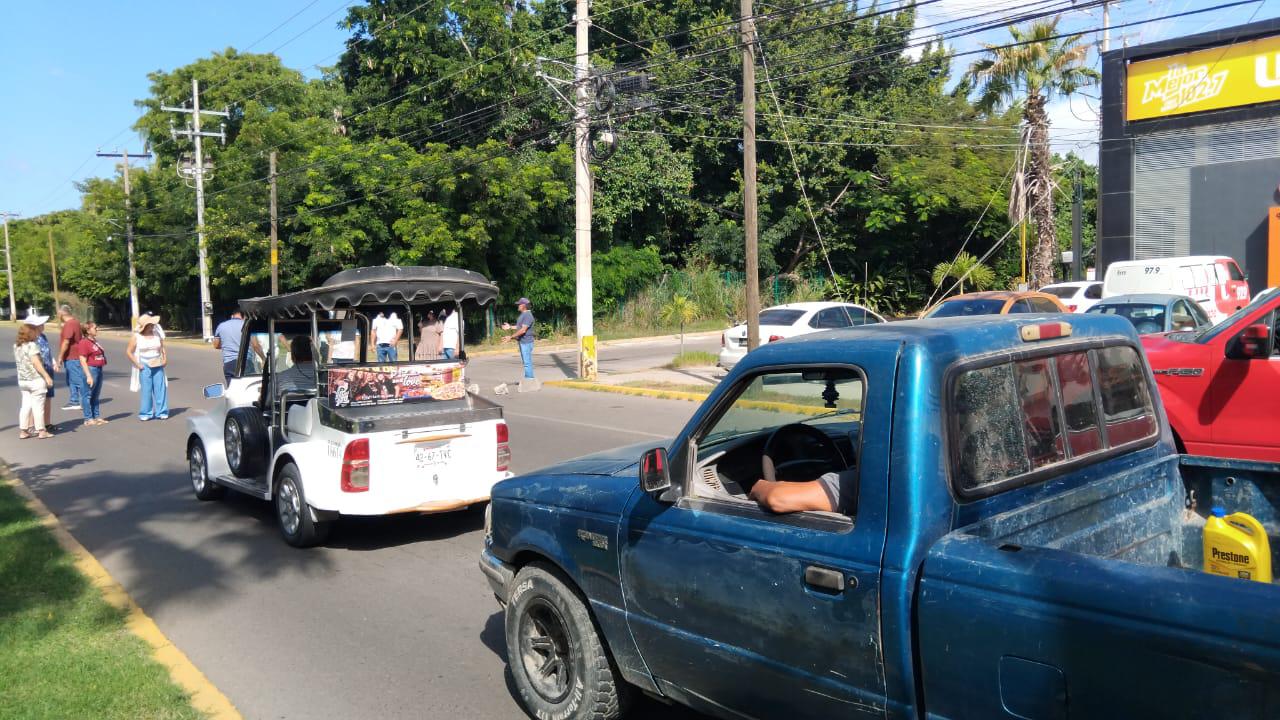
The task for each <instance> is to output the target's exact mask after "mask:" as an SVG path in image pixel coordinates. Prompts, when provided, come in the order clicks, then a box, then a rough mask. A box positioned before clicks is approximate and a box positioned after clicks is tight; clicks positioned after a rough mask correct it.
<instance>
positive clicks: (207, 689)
mask: <svg viewBox="0 0 1280 720" xmlns="http://www.w3.org/2000/svg"><path fill="white" fill-rule="evenodd" d="M0 472H3V473H4V476H5V477H4V480H3V482H4V483H5V484H6V485H8V486H9V487H11V488H13V490H14V492H16V493H18V494H19V495H21V496H22V498H23V499H24V500H26V501H27V507H29V508H31V511H32V512H34V513H35V514H36V516H37V517H39V518H40V524H42V525H44V526H45V527H47V528H49V531H50V532H52V533H53V536H54V538H56V539H57V541H58V544H59V545H61V546H62V548H63V549H64V550H66V551H67V552H69V553H71V555H72V557H74V558H75V566H76V569H77V570H79V571H80V572H81V573H82V574H84V575H85V577H87V578H89V582H90V584H92V585H93V586H94V587H95V588H97V589H98V591H99V592H101V593H102V598H103V599H104V600H106V601H107V603H108V604H110V605H111V606H113V607H116V608H119V609H121V610H123V611H124V613H125V627H126V628H128V630H129V632H131V633H133V634H134V635H136V636H138V637H139V638H141V639H142V640H143V642H145V643H147V645H150V646H151V656H152V657H153V658H154V659H155V661H156V662H158V663H160V664H161V665H163V666H164V668H165V669H166V670H168V671H169V678H170V679H171V680H173V682H174V684H176V685H177V686H178V687H180V688H182V689H183V690H185V691H186V692H187V694H189V695H190V696H191V705H192V707H194V708H195V709H196V710H199V711H200V712H202V713H204V714H205V715H206V716H208V717H209V718H212V719H213V720H242V716H241V715H240V712H239V711H238V710H236V708H235V706H234V705H232V704H231V701H230V700H229V699H227V696H226V695H223V694H222V691H220V690H218V688H217V687H215V686H214V685H213V683H212V682H210V681H209V678H207V677H205V675H204V673H202V672H200V669H199V668H197V667H196V666H195V664H193V663H192V662H191V659H190V658H188V657H187V655H186V653H184V652H182V651H181V650H179V649H178V647H177V646H176V645H174V644H173V643H172V642H171V641H170V640H169V638H168V637H166V636H165V634H164V633H163V632H161V631H160V628H159V626H157V625H156V624H155V621H154V620H152V619H151V618H150V617H148V616H147V614H146V613H145V612H143V611H142V608H140V607H138V604H137V603H136V602H134V601H133V598H131V597H129V593H128V592H127V591H125V589H124V587H123V586H122V585H120V583H118V582H116V580H115V578H113V577H111V574H110V573H108V572H107V569H106V568H104V567H103V566H102V563H99V562H98V560H97V558H95V557H94V556H93V555H92V554H91V553H90V552H89V551H88V550H86V549H85V548H84V546H83V545H81V544H80V543H79V541H77V540H76V539H75V538H74V537H72V536H71V533H70V532H67V529H66V528H65V527H63V526H62V523H61V522H59V521H58V516H57V515H54V514H53V512H52V511H51V510H49V508H48V507H46V506H45V504H44V503H43V502H41V501H40V498H38V497H36V495H35V493H33V492H31V489H30V488H28V487H27V486H26V484H25V483H23V482H22V479H21V478H20V477H18V474H17V473H16V472H14V471H13V469H12V468H10V467H9V466H8V464H7V463H4V462H2V461H0Z"/></svg>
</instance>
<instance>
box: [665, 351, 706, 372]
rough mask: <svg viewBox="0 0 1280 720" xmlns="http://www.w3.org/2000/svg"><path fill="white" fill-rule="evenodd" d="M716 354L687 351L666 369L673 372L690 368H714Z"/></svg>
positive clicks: (676, 357)
mask: <svg viewBox="0 0 1280 720" xmlns="http://www.w3.org/2000/svg"><path fill="white" fill-rule="evenodd" d="M716 360H717V358H716V354H715V353H713V352H706V351H704V350H686V351H683V352H681V353H680V354H679V355H676V356H675V358H674V359H672V361H671V362H669V363H667V365H666V367H668V368H670V369H672V370H679V369H680V368H690V367H713V366H714V365H715V364H716Z"/></svg>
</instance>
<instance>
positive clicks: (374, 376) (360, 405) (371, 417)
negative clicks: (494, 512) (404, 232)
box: [186, 266, 511, 547]
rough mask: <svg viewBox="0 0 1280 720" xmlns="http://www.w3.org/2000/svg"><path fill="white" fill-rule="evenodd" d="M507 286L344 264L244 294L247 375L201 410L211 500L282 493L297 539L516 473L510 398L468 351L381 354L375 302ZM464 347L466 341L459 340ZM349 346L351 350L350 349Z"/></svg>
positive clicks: (466, 296) (195, 479) (487, 294)
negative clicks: (375, 346) (278, 289)
mask: <svg viewBox="0 0 1280 720" xmlns="http://www.w3.org/2000/svg"><path fill="white" fill-rule="evenodd" d="M497 295H498V288H497V287H496V286H494V285H493V284H492V283H490V282H489V281H488V280H486V279H485V278H484V277H483V276H481V275H479V274H478V273H473V272H469V271H466V270H457V269H453V268H441V267H391V266H387V267H371V268H354V269H350V270H344V271H342V272H339V273H337V274H336V275H334V276H333V277H331V278H329V279H328V280H327V281H326V282H325V283H324V284H323V285H321V286H320V287H317V288H313V289H311V290H303V291H301V292H295V293H289V294H286V295H275V296H271V297H264V298H255V299H252V300H241V301H240V310H241V311H242V312H243V313H244V317H245V323H244V331H243V335H242V338H241V342H240V356H239V358H238V359H237V361H236V370H235V377H233V378H232V379H231V382H230V384H228V385H227V387H226V388H225V389H224V388H223V386H222V384H221V383H219V384H217V385H210V386H208V387H206V388H205V397H206V398H216V399H217V402H215V403H214V405H213V406H212V407H211V408H209V410H208V412H206V413H204V414H200V415H196V416H195V417H192V418H191V419H190V420H188V421H187V429H188V433H187V441H186V452H187V462H188V466H189V469H190V481H191V484H192V487H193V489H194V490H195V495H196V498H197V499H199V500H214V499H217V498H219V497H221V496H222V495H223V494H225V492H226V490H227V488H231V489H234V490H238V491H240V492H243V493H246V494H248V495H251V496H253V497H257V498H261V499H263V500H272V501H274V503H275V509H276V516H277V518H278V520H279V522H280V532H281V534H282V535H283V536H284V539H285V541H286V542H288V543H289V544H290V545H294V546H298V547H305V546H309V545H315V544H319V543H322V542H324V540H325V538H326V536H327V535H328V533H329V530H330V528H331V527H332V525H333V521H335V520H336V519H337V518H338V517H339V516H341V515H389V514H393V513H411V512H417V513H434V512H447V511H450V510H461V509H464V508H467V507H469V506H472V505H476V504H479V503H484V502H485V501H487V500H488V499H489V489H490V488H491V487H492V486H493V484H494V483H495V482H497V481H499V480H501V479H503V478H507V477H511V473H510V472H509V471H508V469H507V467H508V465H509V464H510V460H511V452H510V449H509V446H508V444H507V442H508V433H507V425H506V423H505V422H504V421H503V415H502V407H501V406H500V405H497V404H495V403H493V402H491V401H489V400H486V399H484V398H482V397H480V396H479V395H475V394H472V393H470V392H468V390H467V386H466V379H465V368H466V362H465V359H464V360H457V359H455V360H408V361H402V362H393V363H386V362H382V363H375V362H373V357H371V356H372V355H373V352H372V348H369V347H368V340H369V338H370V337H371V335H370V332H369V330H370V324H371V320H370V317H371V316H372V315H373V314H374V312H378V311H386V312H387V313H388V317H389V316H390V315H389V313H390V312H391V310H392V309H399V311H400V312H402V313H404V314H405V317H404V318H403V320H402V324H403V326H404V328H405V337H407V338H408V339H409V343H410V353H409V357H413V349H412V348H413V344H414V331H415V329H416V327H417V323H416V314H415V313H416V312H417V310H419V309H423V310H425V307H426V306H431V307H433V308H441V307H442V306H443V307H447V308H449V309H451V310H452V311H453V312H462V310H463V308H464V306H468V307H471V306H477V305H484V304H487V303H489V302H492V301H493V300H494V299H495V298H496V297H497ZM459 349H460V350H461V348H459ZM339 356H341V359H339Z"/></svg>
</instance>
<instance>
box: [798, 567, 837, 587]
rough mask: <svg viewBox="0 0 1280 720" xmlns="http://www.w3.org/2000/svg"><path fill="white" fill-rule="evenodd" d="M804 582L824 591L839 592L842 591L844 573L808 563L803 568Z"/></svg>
mask: <svg viewBox="0 0 1280 720" xmlns="http://www.w3.org/2000/svg"><path fill="white" fill-rule="evenodd" d="M804 584H805V585H808V586H809V587H811V588H814V589H815V590H819V591H821V592H824V593H832V594H839V593H842V592H844V573H842V572H840V571H839V570H831V569H830V568H824V567H818V566H817V565H808V566H806V567H805V569H804Z"/></svg>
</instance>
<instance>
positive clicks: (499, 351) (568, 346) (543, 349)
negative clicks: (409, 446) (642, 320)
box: [467, 330, 722, 384]
mask: <svg viewBox="0 0 1280 720" xmlns="http://www.w3.org/2000/svg"><path fill="white" fill-rule="evenodd" d="M721 332H722V331H720V330H704V331H703V332H696V333H685V335H684V339H685V340H703V339H705V338H713V337H716V336H718V335H720V333H721ZM664 340H669V341H678V340H680V336H679V335H648V336H645V337H636V338H618V339H617V340H603V341H600V342H598V343H596V347H597V349H599V348H609V347H625V346H627V345H643V344H644V343H652V342H662V341H664ZM577 349H578V345H577V343H560V344H559V345H545V346H539V347H538V349H536V350H534V351H533V354H534V355H538V354H541V353H552V352H564V351H565V350H577ZM517 352H518V350H517V349H516V347H515V343H512V344H511V349H510V350H507V349H506V348H495V349H493V350H476V351H475V352H471V351H470V350H468V351H467V356H468V357H483V356H485V355H515V354H517ZM544 384H545V383H544Z"/></svg>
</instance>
